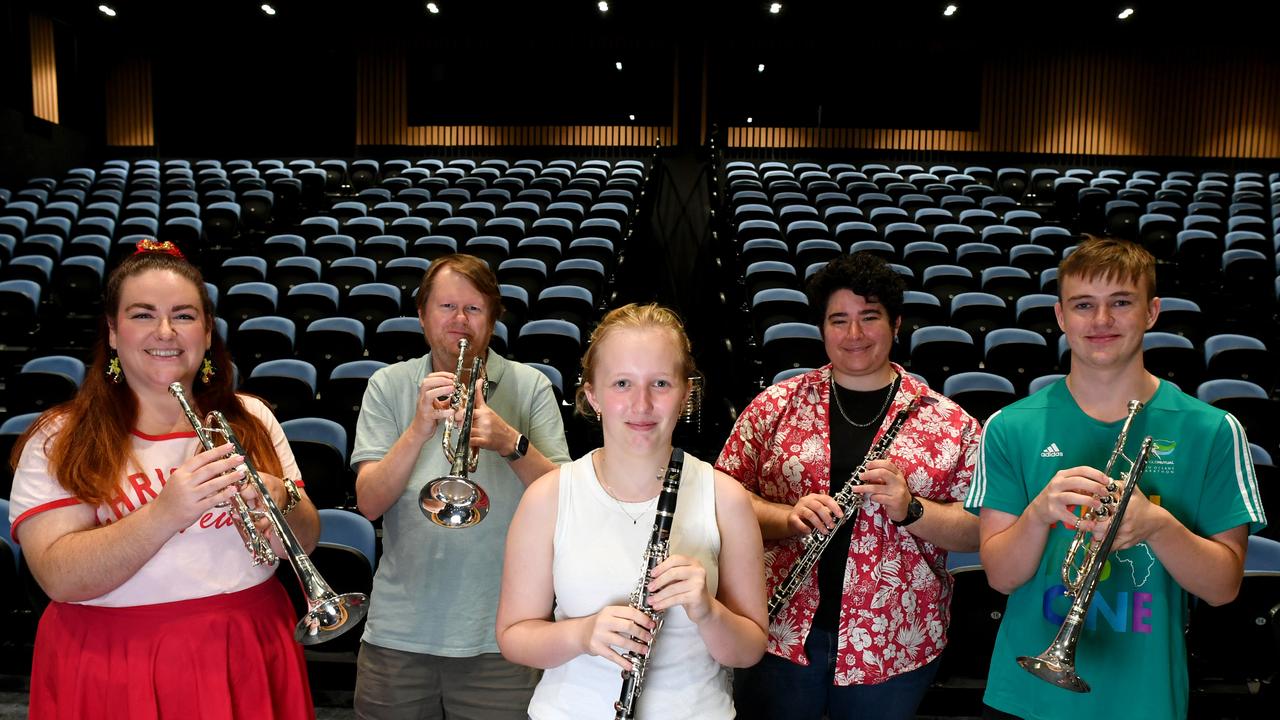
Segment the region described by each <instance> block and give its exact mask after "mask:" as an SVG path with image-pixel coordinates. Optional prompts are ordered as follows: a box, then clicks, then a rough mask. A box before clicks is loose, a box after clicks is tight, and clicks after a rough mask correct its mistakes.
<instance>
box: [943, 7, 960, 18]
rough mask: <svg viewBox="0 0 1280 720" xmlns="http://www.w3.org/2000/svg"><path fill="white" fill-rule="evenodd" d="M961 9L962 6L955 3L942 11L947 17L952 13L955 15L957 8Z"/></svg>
mask: <svg viewBox="0 0 1280 720" xmlns="http://www.w3.org/2000/svg"><path fill="white" fill-rule="evenodd" d="M959 9H960V8H958V7H956V6H955V5H948V6H947V8H946V9H945V10H943V11H942V14H943V15H944V16H946V17H951V16H952V15H955V14H956V10H959Z"/></svg>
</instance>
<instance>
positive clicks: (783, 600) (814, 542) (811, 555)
mask: <svg viewBox="0 0 1280 720" xmlns="http://www.w3.org/2000/svg"><path fill="white" fill-rule="evenodd" d="M832 392H835V390H832ZM935 402H936V401H935V400H934V399H933V398H931V397H929V396H928V395H925V394H924V393H919V394H917V395H916V396H915V397H913V398H911V402H910V403H908V404H907V406H906V407H904V408H902V409H901V410H899V411H898V413H897V414H896V415H894V416H893V422H891V423H890V424H889V428H888V429H887V430H885V431H884V433H883V434H882V435H881V436H880V439H879V440H877V441H876V444H875V445H872V446H871V449H870V450H868V451H867V454H866V456H865V457H863V459H862V463H861V464H860V465H858V467H857V469H856V470H854V471H853V475H852V476H851V477H850V478H849V479H848V480H847V481H846V482H845V484H844V487H843V488H841V489H840V492H838V493H836V494H835V496H833V497H832V499H833V500H835V501H836V504H837V505H839V506H840V511H841V512H842V513H844V514H843V515H842V516H841V517H838V518H835V519H834V521H833V525H834V527H832V528H831V529H830V530H828V531H827V532H825V533H821V532H818V531H817V530H810V531H809V534H808V535H806V536H805V538H804V552H802V553H801V554H800V557H799V558H797V559H796V561H795V563H793V564H792V565H791V569H790V570H788V571H787V579H786V580H783V581H782V583H781V584H780V585H778V587H776V588H774V591H773V595H772V596H770V597H769V620H770V622H772V621H773V620H776V619H777V617H778V615H779V614H780V613H781V612H782V609H783V608H784V607H786V606H787V602H788V601H790V600H791V597H792V596H793V595H795V594H796V591H797V590H799V589H800V586H802V585H804V584H805V583H806V582H807V581H808V580H809V576H810V574H812V573H813V566H814V565H816V564H817V563H818V558H820V557H822V553H823V552H824V551H826V549H827V546H828V545H830V544H831V540H832V538H834V537H835V535H836V531H838V530H839V529H840V528H841V527H842V526H843V525H844V524H845V523H847V522H849V521H850V520H851V519H853V517H854V516H856V515H857V514H858V510H860V509H861V508H862V504H863V503H864V502H865V501H866V496H865V495H862V494H861V493H857V492H854V490H853V488H854V487H856V486H858V485H861V484H862V480H860V479H859V478H861V477H862V473H864V472H866V470H867V465H869V464H871V462H872V461H874V460H880V459H882V458H884V457H887V456H888V455H889V449H890V448H891V447H892V446H893V441H894V439H895V438H897V437H898V432H899V431H901V430H902V426H903V425H906V424H907V420H908V419H910V417H911V413H913V412H915V410H916V408H918V407H920V406H921V405H932V404H934V403H935Z"/></svg>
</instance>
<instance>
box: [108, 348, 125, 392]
mask: <svg viewBox="0 0 1280 720" xmlns="http://www.w3.org/2000/svg"><path fill="white" fill-rule="evenodd" d="M107 379H108V380H110V381H111V384H112V385H119V384H120V381H121V380H123V379H124V370H122V369H121V368H120V355H119V354H117V353H116V349H115V348H111V357H110V358H109V359H108V360H107Z"/></svg>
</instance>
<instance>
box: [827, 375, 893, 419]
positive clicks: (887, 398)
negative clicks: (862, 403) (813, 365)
mask: <svg viewBox="0 0 1280 720" xmlns="http://www.w3.org/2000/svg"><path fill="white" fill-rule="evenodd" d="M901 379H902V376H901V375H896V374H895V375H894V376H893V382H891V383H889V392H888V393H886V394H885V396H884V405H881V406H880V409H879V410H877V411H876V414H875V415H872V416H871V419H870V420H868V421H866V422H865V423H858V422H854V421H853V420H851V419H849V416H848V415H847V414H846V413H845V411H844V406H843V405H841V404H840V393H839V392H838V391H837V389H836V377H835V375H832V376H830V378H829V380H830V382H831V397H833V398H835V401H836V410H839V411H840V417H842V418H844V421H845V422H847V423H849V424H850V425H852V426H854V427H856V428H866V427H871V425H872V424H873V423H875V421H876V420H879V419H880V418H881V416H883V415H884V411H885V410H887V409H888V408H889V401H890V400H892V399H893V396H894V393H896V392H897V388H898V381H899V380H901Z"/></svg>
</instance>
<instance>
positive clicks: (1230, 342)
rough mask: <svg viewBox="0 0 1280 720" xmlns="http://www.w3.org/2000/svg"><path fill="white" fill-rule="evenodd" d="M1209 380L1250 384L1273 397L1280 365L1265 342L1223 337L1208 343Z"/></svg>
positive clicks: (1210, 338) (1251, 338) (1207, 365)
mask: <svg viewBox="0 0 1280 720" xmlns="http://www.w3.org/2000/svg"><path fill="white" fill-rule="evenodd" d="M1204 363H1205V376H1206V377H1208V378H1230V379H1235V380H1247V381H1249V382H1252V383H1256V384H1257V385H1259V386H1261V387H1262V389H1263V390H1266V391H1267V392H1268V393H1270V392H1271V391H1272V390H1273V389H1274V388H1275V383H1276V361H1275V358H1273V357H1271V356H1270V354H1269V353H1268V351H1267V346H1266V344H1265V343H1263V342H1262V341H1261V340H1259V339H1257V338H1254V337H1249V336H1247V335H1232V334H1221V335H1214V336H1212V337H1209V338H1206V339H1205V341H1204Z"/></svg>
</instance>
